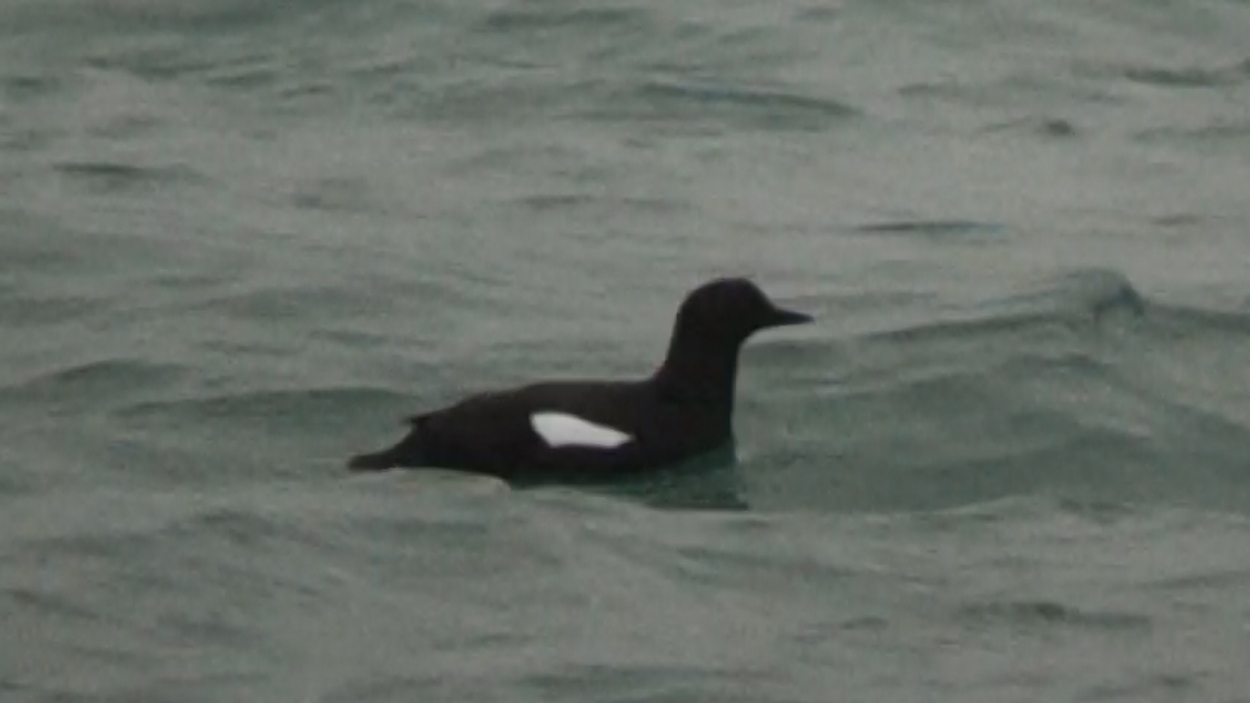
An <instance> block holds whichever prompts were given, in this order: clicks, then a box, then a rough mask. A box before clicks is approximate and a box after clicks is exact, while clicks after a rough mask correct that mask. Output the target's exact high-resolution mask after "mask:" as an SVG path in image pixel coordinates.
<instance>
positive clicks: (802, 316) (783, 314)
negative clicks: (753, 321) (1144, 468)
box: [768, 308, 816, 327]
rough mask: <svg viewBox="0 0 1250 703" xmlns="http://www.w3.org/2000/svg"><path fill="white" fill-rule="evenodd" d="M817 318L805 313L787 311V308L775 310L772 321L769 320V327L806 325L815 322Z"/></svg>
mask: <svg viewBox="0 0 1250 703" xmlns="http://www.w3.org/2000/svg"><path fill="white" fill-rule="evenodd" d="M815 319H816V318H814V317H812V316H811V315H808V314H807V313H803V312H796V311H794V310H786V309H785V308H775V309H774V310H773V315H772V319H771V320H769V322H768V326H769V327H780V326H782V325H805V324H807V323H809V322H813V321H814V320H815Z"/></svg>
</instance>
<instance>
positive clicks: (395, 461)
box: [347, 427, 426, 471]
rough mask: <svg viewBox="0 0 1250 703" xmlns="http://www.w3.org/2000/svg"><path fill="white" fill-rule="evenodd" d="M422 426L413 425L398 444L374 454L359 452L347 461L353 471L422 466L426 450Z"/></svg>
mask: <svg viewBox="0 0 1250 703" xmlns="http://www.w3.org/2000/svg"><path fill="white" fill-rule="evenodd" d="M421 445H422V442H421V430H420V427H413V428H412V430H411V431H410V432H409V433H408V436H407V437H404V438H403V439H402V440H400V442H399V443H398V444H396V445H395V446H393V447H390V448H388V449H383V450H382V451H380V452H373V453H372V454H358V455H356V456H354V457H352V458H351V459H349V460H348V461H347V468H348V469H351V470H352V471H386V470H387V469H393V468H396V467H399V466H422V465H423V464H424V462H425V458H426V457H425V451H424V450H423V448H422V446H421Z"/></svg>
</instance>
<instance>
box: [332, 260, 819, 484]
mask: <svg viewBox="0 0 1250 703" xmlns="http://www.w3.org/2000/svg"><path fill="white" fill-rule="evenodd" d="M811 321H812V317H811V316H810V315H807V314H804V313H801V312H795V311H792V310H786V309H784V308H781V307H778V306H777V305H775V304H774V303H773V302H771V301H770V300H769V299H768V297H767V296H765V295H764V293H763V292H762V291H761V290H760V289H759V288H758V287H757V286H756V285H755V284H754V283H752V282H751V281H750V280H748V279H745V278H721V279H716V280H713V281H710V282H708V283H705V284H703V285H701V286H699V287H698V288H696V289H694V290H693V291H691V292H690V293H689V294H688V295H687V296H686V299H685V300H684V301H683V302H682V305H681V308H680V309H679V310H678V312H677V319H676V321H675V322H674V324H673V334H672V338H671V340H670V342H669V347H668V354H667V355H666V356H665V358H664V363H663V364H662V365H661V366H660V368H659V370H657V371H656V372H655V373H654V374H652V375H651V376H650V377H648V378H645V379H641V380H634V381H571V380H569V381H549V382H544V383H537V384H533V385H528V386H523V387H521V388H514V389H510V390H504V391H497V392H490V393H482V394H479V395H474V396H470V397H469V398H466V399H464V400H462V401H460V402H458V403H456V404H454V405H451V406H449V407H446V408H443V409H441V410H435V411H432V412H428V413H424V414H421V415H417V416H415V417H412V418H411V419H410V421H409V422H410V424H411V426H412V427H411V430H410V431H409V432H408V435H407V436H406V437H404V438H403V439H402V440H400V442H399V443H398V444H396V445H394V446H393V447H390V448H389V449H384V450H382V451H380V452H376V453H373V454H361V455H359V456H356V457H353V458H352V459H351V460H350V462H349V463H348V467H349V468H351V469H352V470H353V471H381V470H385V469H391V468H396V467H408V468H419V467H436V468H444V469H454V470H461V471H468V472H474V473H481V474H489V475H492V476H497V477H499V478H501V479H504V480H505V481H510V482H524V483H529V482H568V483H593V482H607V481H612V480H617V479H621V478H624V477H628V476H633V475H638V474H642V473H645V472H648V471H651V470H654V469H660V468H664V467H667V466H671V465H673V464H677V463H681V462H683V461H685V460H687V459H692V458H695V457H698V456H700V455H702V454H705V453H708V452H711V451H713V450H715V449H717V448H718V447H721V446H723V445H725V444H727V443H728V442H730V441H731V440H732V438H733V426H732V420H733V406H734V385H735V380H736V377H737V371H738V352H739V350H740V349H741V347H742V344H743V342H745V341H746V340H747V338H748V337H750V336H751V335H752V334H753V333H755V332H757V331H759V330H761V329H765V328H769V327H778V326H781V325H794V324H801V323H806V322H811Z"/></svg>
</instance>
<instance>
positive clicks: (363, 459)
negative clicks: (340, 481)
mask: <svg viewBox="0 0 1250 703" xmlns="http://www.w3.org/2000/svg"><path fill="white" fill-rule="evenodd" d="M397 458H398V457H396V455H395V448H394V447H392V448H390V449H384V450H382V451H380V452H374V453H372V454H357V455H356V456H354V457H352V458H351V459H348V460H347V468H348V469H350V470H352V471H386V470H387V469H393V468H395V467H396V466H399V462H398V461H397Z"/></svg>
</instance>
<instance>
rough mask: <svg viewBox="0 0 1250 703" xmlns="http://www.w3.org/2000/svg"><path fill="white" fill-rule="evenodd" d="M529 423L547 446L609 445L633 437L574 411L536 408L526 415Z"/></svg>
mask: <svg viewBox="0 0 1250 703" xmlns="http://www.w3.org/2000/svg"><path fill="white" fill-rule="evenodd" d="M530 426H532V427H533V428H534V431H535V432H537V433H538V436H539V437H542V438H543V441H544V442H546V443H547V446H549V447H598V448H600V449H611V448H613V447H619V446H621V445H622V444H625V443H627V442H629V441H630V440H632V439H633V437H630V436H629V435H627V434H625V433H624V432H621V431H620V430H618V429H615V428H612V427H607V426H605V425H597V424H595V423H593V422H591V421H589V420H583V419H582V418H580V417H578V416H576V415H570V414H568V413H558V412H539V413H534V414H533V415H530Z"/></svg>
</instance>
